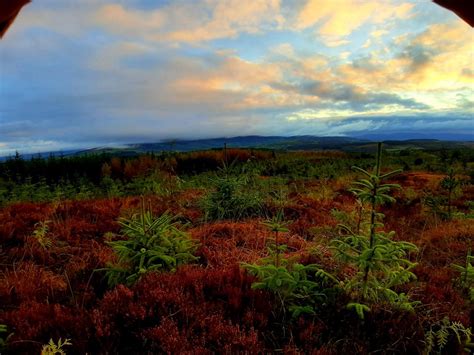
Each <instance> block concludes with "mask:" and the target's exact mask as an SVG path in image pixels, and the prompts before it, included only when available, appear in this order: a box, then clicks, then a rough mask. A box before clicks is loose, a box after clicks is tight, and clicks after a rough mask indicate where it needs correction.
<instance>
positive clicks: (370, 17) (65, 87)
mask: <svg viewBox="0 0 474 355" xmlns="http://www.w3.org/2000/svg"><path fill="white" fill-rule="evenodd" d="M473 94H474V29H472V28H471V27H470V26H469V25H468V24H466V23H465V22H463V21H462V20H461V19H459V18H458V17H457V16H456V15H455V14H453V13H452V12H450V11H448V10H446V9H444V8H441V7H439V6H437V5H435V4H433V3H432V2H431V1H429V0H412V1H402V0H393V1H392V0H360V1H358V0H352V1H351V0H202V1H201V0H184V1H182V0H173V1H172V0H154V1H151V0H126V1H125V0H122V1H107V0H81V1H77V0H33V2H32V3H30V4H28V5H27V6H25V7H24V8H23V10H22V11H21V12H20V15H19V16H18V18H17V20H16V21H15V23H14V24H13V26H12V27H11V28H10V30H9V31H8V32H7V34H6V35H5V37H4V38H3V39H2V40H1V41H0V155H8V154H12V153H14V152H15V151H16V150H18V151H20V152H21V153H35V152H43V151H56V150H68V149H77V148H90V147H97V146H106V145H108V146H114V145H120V144H125V143H140V142H158V141H161V140H165V139H198V138H210V137H232V136H242V135H267V136H268V135H284V136H289V135H317V136H341V135H348V136H371V137H372V138H375V139H376V138H377V137H386V136H390V135H392V136H393V137H402V138H411V137H415V136H416V137H418V136H420V137H426V138H452V137H458V138H462V139H472V140H474V128H473V127H474V95H473Z"/></svg>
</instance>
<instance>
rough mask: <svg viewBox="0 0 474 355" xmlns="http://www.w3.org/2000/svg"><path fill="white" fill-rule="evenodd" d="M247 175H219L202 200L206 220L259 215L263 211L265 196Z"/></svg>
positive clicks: (237, 218) (234, 218) (235, 218)
mask: <svg viewBox="0 0 474 355" xmlns="http://www.w3.org/2000/svg"><path fill="white" fill-rule="evenodd" d="M252 182H253V181H251V178H249V177H248V176H246V175H240V176H228V175H225V176H219V177H217V178H216V179H215V180H214V184H215V191H212V192H211V193H209V194H208V195H207V196H205V197H204V199H203V200H202V202H201V206H202V208H203V210H204V218H205V219H206V220H220V219H232V220H239V219H242V218H246V217H252V216H259V215H261V214H262V213H263V210H264V209H263V196H262V195H261V192H260V191H258V190H257V188H256V187H255V186H252Z"/></svg>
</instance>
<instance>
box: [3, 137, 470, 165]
mask: <svg viewBox="0 0 474 355" xmlns="http://www.w3.org/2000/svg"><path fill="white" fill-rule="evenodd" d="M371 138H372V139H370V138H368V137H317V136H292V137H281V136H241V137H230V138H225V137H222V138H210V139H197V140H169V141H164V142H158V143H135V144H125V145H121V146H120V147H97V148H92V149H86V150H68V151H62V152H45V153H38V154H24V155H23V158H25V159H29V158H31V157H33V156H41V157H47V156H49V155H51V154H53V155H55V156H76V155H82V154H102V153H104V154H113V155H120V156H133V155H137V154H142V153H146V152H156V153H159V152H163V151H175V152H189V151H196V150H208V149H221V148H223V147H224V144H227V147H228V148H258V149H272V150H344V151H361V152H365V151H373V150H374V148H375V142H377V141H379V140H380V139H384V138H382V137H371ZM375 138H378V139H375ZM384 144H385V148H386V149H408V148H411V149H428V150H429V149H440V148H443V147H444V148H448V149H452V148H474V141H472V140H469V141H467V140H466V141H458V140H456V141H455V140H437V139H408V140H396V139H391V140H388V139H384ZM4 159H6V157H3V159H2V158H0V160H4Z"/></svg>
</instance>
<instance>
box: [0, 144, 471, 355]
mask: <svg viewBox="0 0 474 355" xmlns="http://www.w3.org/2000/svg"><path fill="white" fill-rule="evenodd" d="M376 161H377V158H376V154H375V151H372V152H365V153H357V152H352V153H348V152H342V151H296V152H283V151H271V150H252V149H226V150H212V151H201V152H190V153H171V152H168V153H163V154H143V155H140V156H136V157H113V156H110V155H106V154H96V155H83V156H75V157H69V158H64V157H50V158H48V159H38V158H33V159H31V160H24V159H22V158H21V156H19V155H17V156H16V157H13V158H12V159H9V160H7V161H5V162H2V163H0V241H1V246H0V263H1V273H0V324H1V325H2V327H1V328H0V332H1V333H0V346H1V347H2V350H0V351H1V352H6V353H39V352H41V351H43V352H44V353H47V351H54V350H58V348H60V349H61V350H63V351H65V352H67V353H68V354H69V353H71V354H72V353H81V354H82V353H93V354H96V353H127V354H130V353H147V352H151V353H193V354H194V353H239V352H243V353H266V352H291V353H315V354H318V353H320V354H332V353H340V354H342V353H349V352H351V353H361V354H362V353H403V354H408V353H409V354H417V353H419V354H423V353H447V354H448V353H449V354H453V353H463V352H466V351H467V352H468V351H469V347H470V346H472V344H471V338H470V336H471V335H470V334H471V332H472V326H473V324H474V311H473V302H474V290H473V287H474V276H473V268H472V260H471V259H470V258H469V252H470V250H472V249H473V247H474V238H473V236H474V224H473V223H472V218H473V216H474V212H473V208H474V186H473V182H474V152H473V150H472V149H467V148H466V149H456V150H449V149H448V150H446V149H437V150H413V149H395V150H390V151H385V152H384V153H383V157H382V160H381V162H380V164H378V166H376V165H377V164H376ZM353 166H358V167H360V168H361V169H362V170H365V171H366V172H364V171H362V170H357V169H353V168H352V167H353ZM378 168H379V169H378ZM397 169H401V171H400V172H398V173H396V174H393V175H390V176H387V177H386V179H383V178H382V177H383V174H385V173H388V172H391V171H393V170H397ZM377 170H380V171H377ZM364 179H365V180H364ZM397 185H398V186H397ZM391 231H393V232H394V233H390V232H391ZM66 339H68V343H66V344H61V342H64V340H66ZM60 340H61V342H60ZM50 341H51V344H50V345H49V347H48V346H47V345H46V344H48V342H50ZM69 343H70V344H69ZM471 349H472V348H471Z"/></svg>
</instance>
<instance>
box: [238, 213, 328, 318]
mask: <svg viewBox="0 0 474 355" xmlns="http://www.w3.org/2000/svg"><path fill="white" fill-rule="evenodd" d="M282 219H283V215H282V213H279V214H277V215H276V216H275V217H274V218H273V219H272V220H270V221H267V222H264V223H263V224H264V225H265V226H267V228H268V229H269V230H270V231H272V232H273V233H274V235H275V240H274V244H273V245H272V246H271V247H270V248H269V250H270V256H269V257H267V258H264V259H262V260H261V264H246V263H243V264H242V265H243V267H244V268H245V269H247V270H248V271H249V272H250V274H252V275H254V276H256V277H257V279H258V280H259V281H257V282H254V283H253V284H252V288H253V289H262V290H267V291H271V292H273V293H275V294H276V295H277V299H278V300H279V301H280V302H281V304H282V306H283V309H284V310H286V309H287V310H288V311H289V312H291V315H292V317H293V318H297V317H299V316H300V315H301V314H303V313H307V314H315V311H316V309H317V308H318V307H319V305H322V304H323V303H325V302H327V300H328V296H329V294H331V293H333V292H332V291H334V289H332V288H331V287H330V286H331V285H332V284H333V283H335V282H337V280H336V279H335V278H334V277H333V276H331V275H330V274H328V273H326V272H325V271H323V270H322V269H321V268H320V266H319V265H316V264H309V265H302V264H300V263H297V262H294V261H293V260H291V259H289V258H285V257H283V256H282V255H281V253H282V252H283V251H285V249H286V246H285V245H281V244H280V243H279V233H280V232H287V231H288V229H287V228H286V224H287V223H285V222H283V220H282Z"/></svg>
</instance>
